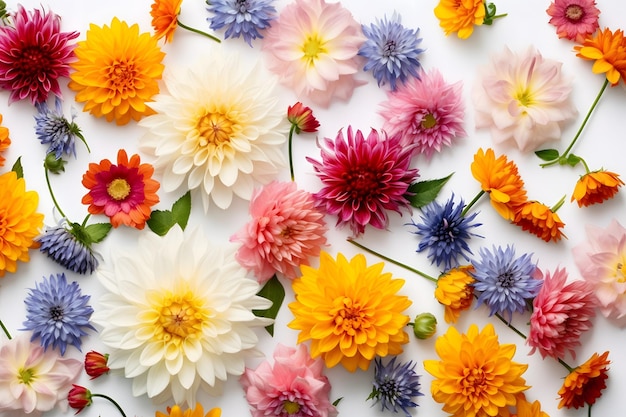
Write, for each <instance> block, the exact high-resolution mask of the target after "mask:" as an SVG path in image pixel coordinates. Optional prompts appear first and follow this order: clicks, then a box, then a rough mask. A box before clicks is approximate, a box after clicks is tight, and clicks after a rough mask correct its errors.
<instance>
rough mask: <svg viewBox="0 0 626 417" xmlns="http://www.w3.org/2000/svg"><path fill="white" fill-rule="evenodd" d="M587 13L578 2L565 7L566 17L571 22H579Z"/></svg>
mask: <svg viewBox="0 0 626 417" xmlns="http://www.w3.org/2000/svg"><path fill="white" fill-rule="evenodd" d="M584 15H585V11H584V10H583V8H582V7H580V6H579V5H577V4H570V5H569V6H567V8H565V17H566V18H567V20H569V21H570V22H574V23H575V22H578V21H579V20H580V19H582V18H583V16H584Z"/></svg>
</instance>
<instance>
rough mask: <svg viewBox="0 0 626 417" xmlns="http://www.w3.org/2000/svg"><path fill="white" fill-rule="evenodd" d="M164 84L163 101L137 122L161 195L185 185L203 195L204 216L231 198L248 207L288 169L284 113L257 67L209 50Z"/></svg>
mask: <svg viewBox="0 0 626 417" xmlns="http://www.w3.org/2000/svg"><path fill="white" fill-rule="evenodd" d="M164 82H165V85H166V88H167V91H168V93H162V94H159V95H157V96H155V98H154V103H151V106H152V108H153V109H154V110H155V111H156V112H157V114H155V115H152V116H149V117H147V118H145V119H143V120H142V121H141V125H142V126H144V127H146V128H147V129H148V132H147V133H146V134H145V135H144V136H143V137H142V138H141V139H140V148H141V149H142V150H143V151H145V152H147V153H149V154H151V155H153V156H155V157H156V160H155V161H154V165H155V168H156V170H157V172H162V175H163V179H162V181H161V186H162V189H163V190H164V191H173V190H175V189H177V188H178V187H179V186H181V185H182V184H183V183H186V184H185V185H184V187H185V188H188V189H191V190H198V191H200V193H201V195H202V201H203V204H204V209H205V210H207V209H208V206H209V201H210V199H212V200H213V202H214V203H215V204H216V205H217V206H218V207H220V208H222V209H226V208H228V207H229V206H230V204H231V201H232V198H233V194H235V195H237V196H239V197H241V198H243V199H245V200H249V199H250V198H251V196H252V191H253V189H254V187H255V186H258V185H259V184H267V183H269V182H270V181H271V180H272V179H274V178H275V177H276V175H277V173H278V172H279V169H280V168H282V167H284V166H285V158H284V155H283V150H282V145H283V144H284V142H285V141H286V133H287V130H288V128H289V125H288V123H287V120H286V119H285V108H286V106H284V105H282V104H281V103H279V101H278V99H277V96H278V95H277V94H276V93H275V92H274V87H275V85H276V78H275V77H274V76H272V75H270V74H269V73H267V72H266V71H265V70H264V68H263V66H262V64H261V63H260V62H257V63H256V64H255V65H252V66H250V65H247V64H246V63H245V62H243V60H242V57H240V56H239V54H238V53H236V52H232V51H228V50H224V48H211V49H209V50H208V51H207V52H205V57H204V58H202V59H200V60H199V61H198V62H196V63H195V64H193V65H191V66H181V67H179V68H177V69H171V70H170V71H168V70H166V72H165V74H164ZM209 197H210V199H209Z"/></svg>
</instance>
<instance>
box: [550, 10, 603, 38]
mask: <svg viewBox="0 0 626 417" xmlns="http://www.w3.org/2000/svg"><path fill="white" fill-rule="evenodd" d="M546 12H547V13H548V15H549V16H550V24H551V25H554V26H556V34H557V35H559V38H567V39H569V40H571V41H576V42H578V43H583V42H584V40H585V38H586V37H587V36H589V35H593V33H594V32H595V31H596V29H598V26H599V25H598V17H599V16H600V10H598V8H597V7H596V2H595V0H554V1H553V2H552V3H550V6H549V7H548V10H546Z"/></svg>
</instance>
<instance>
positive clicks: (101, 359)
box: [85, 350, 110, 379]
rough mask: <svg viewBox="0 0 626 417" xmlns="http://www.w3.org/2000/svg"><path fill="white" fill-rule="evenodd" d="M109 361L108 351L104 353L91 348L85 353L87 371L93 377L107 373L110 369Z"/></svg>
mask: <svg viewBox="0 0 626 417" xmlns="http://www.w3.org/2000/svg"><path fill="white" fill-rule="evenodd" d="M108 362H109V354H108V353H105V354H102V353H100V352H96V351H95V350H91V351H89V352H87V353H86V354H85V373H86V374H87V375H89V376H90V377H91V379H95V378H98V377H100V376H102V375H104V374H107V373H109V371H110V368H109V366H108Z"/></svg>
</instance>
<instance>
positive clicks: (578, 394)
mask: <svg viewBox="0 0 626 417" xmlns="http://www.w3.org/2000/svg"><path fill="white" fill-rule="evenodd" d="M608 357H609V352H608V351H607V352H604V353H603V354H602V355H598V354H597V353H594V354H593V355H592V356H591V358H589V359H588V360H587V362H585V363H583V364H582V365H580V366H579V367H577V368H576V369H574V370H573V371H572V372H570V374H569V375H568V376H567V377H566V378H565V382H563V386H562V387H561V389H560V390H559V395H560V396H561V401H560V402H559V408H563V407H565V408H572V407H574V408H580V407H584V406H585V404H588V405H593V404H594V403H595V402H596V400H597V399H598V398H600V396H601V395H602V390H603V389H605V388H606V379H607V378H608V377H609V376H608V375H607V372H608V365H609V364H610V363H611V361H610V360H609V359H608Z"/></svg>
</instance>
